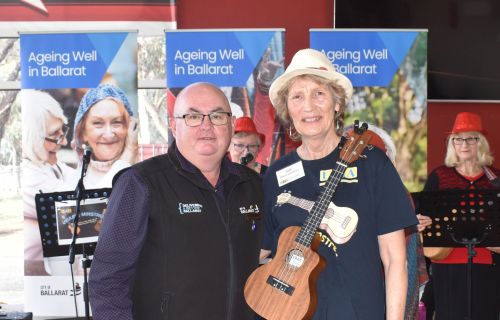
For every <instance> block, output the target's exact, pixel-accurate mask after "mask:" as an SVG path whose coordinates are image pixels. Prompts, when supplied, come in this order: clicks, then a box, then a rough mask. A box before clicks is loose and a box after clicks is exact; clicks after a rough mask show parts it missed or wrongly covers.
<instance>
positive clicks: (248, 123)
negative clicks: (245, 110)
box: [229, 117, 267, 175]
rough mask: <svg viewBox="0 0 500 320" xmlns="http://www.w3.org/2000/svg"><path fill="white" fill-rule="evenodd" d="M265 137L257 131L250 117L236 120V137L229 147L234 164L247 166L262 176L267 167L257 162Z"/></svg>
mask: <svg viewBox="0 0 500 320" xmlns="http://www.w3.org/2000/svg"><path fill="white" fill-rule="evenodd" d="M264 139H265V136H264V135H263V134H262V133H259V132H258V131H257V128H255V124H254V122H253V121H252V119H251V118H249V117H240V118H238V119H236V121H235V126H234V135H233V138H232V139H231V144H230V145H229V156H230V157H231V160H232V161H233V162H238V163H240V164H242V165H246V166H247V167H249V168H250V169H253V170H254V171H255V172H257V173H260V174H261V175H262V174H264V173H265V172H266V169H267V167H266V166H265V165H263V164H260V163H258V162H257V157H258V154H259V152H260V150H261V149H262V145H263V144H264Z"/></svg>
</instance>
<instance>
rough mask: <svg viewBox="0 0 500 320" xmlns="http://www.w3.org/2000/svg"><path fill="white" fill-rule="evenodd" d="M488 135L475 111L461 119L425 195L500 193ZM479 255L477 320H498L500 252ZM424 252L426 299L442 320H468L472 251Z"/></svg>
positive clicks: (475, 267)
mask: <svg viewBox="0 0 500 320" xmlns="http://www.w3.org/2000/svg"><path fill="white" fill-rule="evenodd" d="M485 135H486V130H484V129H483V126H482V122H481V118H480V117H479V115H477V114H475V113H472V112H461V113H459V114H457V116H456V118H455V123H454V125H453V128H452V130H451V132H449V135H448V138H447V142H446V148H447V149H446V156H445V160H444V165H442V166H439V167H438V168H436V169H434V170H433V171H432V172H431V173H430V175H429V177H428V179H427V182H426V184H425V187H424V191H438V190H449V189H455V190H456V189H466V190H473V189H498V190H500V186H499V185H498V183H497V181H498V178H497V176H498V175H499V174H500V170H498V169H495V168H491V167H489V166H490V165H491V164H492V163H493V157H492V155H491V153H490V147H489V144H488V140H487V139H486V137H485ZM429 220H430V219H429ZM475 251H476V256H475V257H474V259H473V267H472V279H473V282H472V283H473V285H472V318H471V319H481V320H498V319H499V313H498V312H499V310H498V306H499V303H498V302H499V301H498V295H497V296H495V295H496V294H497V293H496V292H497V290H498V286H499V283H498V273H499V272H500V269H499V266H498V265H495V264H494V263H493V260H494V259H495V257H494V255H497V258H498V253H500V248H499V247H496V248H491V247H490V248H475ZM424 252H425V253H426V255H427V256H428V257H429V258H431V259H432V264H431V274H432V280H431V282H432V286H430V287H426V292H425V293H424V297H427V295H430V297H429V298H426V299H425V300H431V299H432V295H433V296H434V304H435V313H436V319H439V320H455V319H465V318H467V313H468V311H467V307H468V303H467V294H468V292H467V285H466V281H465V279H466V268H467V258H468V253H467V249H466V248H465V247H457V248H425V251H424ZM495 252H496V253H495ZM495 279H496V280H495ZM423 300H424V298H423ZM424 303H426V301H424ZM426 304H427V303H426Z"/></svg>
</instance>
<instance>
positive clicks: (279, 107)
mask: <svg viewBox="0 0 500 320" xmlns="http://www.w3.org/2000/svg"><path fill="white" fill-rule="evenodd" d="M297 79H310V80H312V81H314V82H315V83H317V84H320V85H326V86H327V87H328V88H329V89H330V92H331V93H332V96H333V105H334V106H335V104H338V105H339V111H338V112H335V116H334V117H335V119H334V123H335V126H336V128H335V129H336V133H337V134H338V135H339V136H341V135H342V133H343V131H344V111H345V109H346V105H347V102H348V98H347V95H346V92H345V90H344V88H343V87H341V86H340V85H338V84H337V83H336V82H335V81H333V80H328V79H325V78H322V77H319V76H316V75H311V74H304V75H299V76H296V77H294V78H292V79H290V80H289V81H288V82H287V83H286V84H285V85H284V86H283V87H282V88H281V89H280V90H279V91H278V94H277V102H276V105H275V106H274V108H275V109H276V114H277V116H278V118H279V119H280V120H281V122H282V123H283V124H284V125H285V126H289V127H293V123H292V119H291V118H290V114H289V113H288V105H287V101H288V92H289V91H290V88H291V86H292V85H293V83H294V82H295V81H296V80H297ZM291 138H292V139H293V140H300V135H299V134H297V135H295V136H291Z"/></svg>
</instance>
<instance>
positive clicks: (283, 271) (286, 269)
mask: <svg viewBox="0 0 500 320" xmlns="http://www.w3.org/2000/svg"><path fill="white" fill-rule="evenodd" d="M349 142H350V144H351V146H352V144H353V143H357V141H354V140H350V141H349ZM348 150H350V146H349V148H348ZM353 150H354V149H353ZM354 156H355V154H354V152H353V151H351V152H350V153H349V156H348V158H347V160H344V159H342V158H341V159H339V160H338V161H337V163H339V162H340V163H341V164H342V165H344V166H346V165H347V164H348V163H350V162H351V160H352V158H353V157H354ZM337 165H338V164H337ZM344 172H345V170H343V171H342V170H334V172H333V175H332V177H331V179H329V180H328V181H327V184H330V185H331V184H332V183H333V182H335V181H338V180H340V179H341V178H342V176H343V175H344ZM334 191H335V190H332V191H331V194H330V195H329V196H328V197H329V198H331V196H332V195H333V192H334ZM328 204H329V202H328ZM319 206H320V208H321V207H324V206H325V204H324V203H320V204H319ZM321 210H322V211H326V210H325V208H321ZM310 217H311V219H308V220H306V221H305V223H304V226H303V227H302V228H304V227H305V225H306V224H307V225H308V226H314V225H316V224H317V225H318V226H319V225H320V223H321V220H320V221H319V223H318V219H322V218H323V215H321V217H319V216H318V215H316V216H310ZM313 232H314V233H315V232H316V230H313ZM306 236H307V235H304V237H306ZM309 236H310V235H309ZM313 236H314V234H313ZM303 240H305V239H303ZM294 242H295V246H294V247H293V248H292V249H291V250H290V251H289V252H292V251H295V250H298V251H300V252H302V253H304V252H310V251H311V250H307V247H305V246H304V245H302V244H299V243H298V242H297V241H294ZM301 247H302V248H304V249H305V250H301ZM308 258H309V257H308V256H304V260H306V259H308ZM285 259H286V260H285V263H284V264H282V265H281V268H280V270H279V272H278V279H280V280H281V281H283V282H285V283H287V284H288V282H289V280H290V278H291V277H292V273H293V272H294V271H295V270H296V269H299V268H300V267H299V268H296V267H293V266H292V265H290V263H289V261H290V259H288V257H285Z"/></svg>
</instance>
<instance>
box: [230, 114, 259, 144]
mask: <svg viewBox="0 0 500 320" xmlns="http://www.w3.org/2000/svg"><path fill="white" fill-rule="evenodd" d="M238 132H247V133H253V134H257V135H259V137H260V142H261V144H264V141H265V139H266V136H265V135H263V134H262V133H260V132H258V131H257V128H255V123H253V120H252V118H249V117H240V118H238V119H236V121H235V122H234V133H238Z"/></svg>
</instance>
